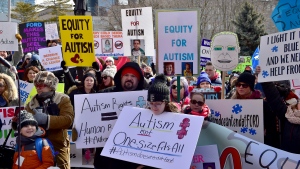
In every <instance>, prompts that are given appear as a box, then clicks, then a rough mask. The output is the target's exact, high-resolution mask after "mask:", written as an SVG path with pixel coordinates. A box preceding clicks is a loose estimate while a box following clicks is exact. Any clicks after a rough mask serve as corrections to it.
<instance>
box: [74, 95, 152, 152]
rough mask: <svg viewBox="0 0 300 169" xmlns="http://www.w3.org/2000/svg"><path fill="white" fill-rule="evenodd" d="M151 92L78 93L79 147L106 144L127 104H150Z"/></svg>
mask: <svg viewBox="0 0 300 169" xmlns="http://www.w3.org/2000/svg"><path fill="white" fill-rule="evenodd" d="M146 100H147V91H131V92H116V93H97V94H81V95H75V97H74V102H75V120H74V124H75V128H76V130H77V132H78V138H77V140H76V142H75V143H76V148H93V147H103V146H104V145H105V142H106V141H107V139H108V136H109V134H110V133H111V131H112V129H113V127H114V125H115V123H116V121H117V119H118V116H119V114H120V112H121V111H122V109H123V107H124V106H139V107H146V104H147V101H146Z"/></svg>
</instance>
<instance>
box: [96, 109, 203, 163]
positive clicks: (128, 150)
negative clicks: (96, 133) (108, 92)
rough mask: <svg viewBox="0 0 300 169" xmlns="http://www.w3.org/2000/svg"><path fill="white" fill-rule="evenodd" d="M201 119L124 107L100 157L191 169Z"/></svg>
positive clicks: (199, 117)
mask: <svg viewBox="0 0 300 169" xmlns="http://www.w3.org/2000/svg"><path fill="white" fill-rule="evenodd" d="M202 123H203V117H201V116H190V115H186V114H179V113H172V112H164V113H162V114H160V115H154V114H153V113H152V111H151V110H149V109H142V108H135V107H127V106H126V107H124V108H123V110H122V112H121V114H120V116H119V120H118V121H117V123H116V125H115V127H114V129H113V131H112V132H111V134H110V137H109V138H108V141H107V142H106V144H105V147H104V149H103V151H102V153H101V155H103V156H107V157H111V158H116V159H120V160H125V161H130V162H134V163H138V164H143V165H147V166H153V167H157V168H164V169H174V168H190V165H191V161H192V158H193V155H194V151H195V148H196V144H197V141H198V138H199V134H200V131H201V126H202Z"/></svg>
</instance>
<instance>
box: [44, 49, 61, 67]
mask: <svg viewBox="0 0 300 169" xmlns="http://www.w3.org/2000/svg"><path fill="white" fill-rule="evenodd" d="M39 55H40V60H41V63H42V65H43V66H44V68H45V69H46V70H47V71H56V70H61V69H62V68H61V66H60V63H61V61H62V60H63V59H62V53H61V46H55V47H48V48H43V49H39Z"/></svg>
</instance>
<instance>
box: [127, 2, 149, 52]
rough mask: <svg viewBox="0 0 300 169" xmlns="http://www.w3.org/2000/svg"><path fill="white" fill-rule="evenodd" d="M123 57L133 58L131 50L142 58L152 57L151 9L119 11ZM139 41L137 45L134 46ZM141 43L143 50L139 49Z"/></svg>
mask: <svg viewBox="0 0 300 169" xmlns="http://www.w3.org/2000/svg"><path fill="white" fill-rule="evenodd" d="M121 15H122V30H123V42H124V45H123V46H124V55H125V56H134V55H132V54H133V50H136V51H142V52H139V53H140V54H141V55H144V56H154V36H153V15H152V7H144V8H130V9H121ZM135 39H139V40H140V41H139V44H134V42H135V41H133V40H135ZM141 41H143V42H145V43H144V46H145V48H143V49H142V48H141V47H142V45H141ZM133 46H134V48H133Z"/></svg>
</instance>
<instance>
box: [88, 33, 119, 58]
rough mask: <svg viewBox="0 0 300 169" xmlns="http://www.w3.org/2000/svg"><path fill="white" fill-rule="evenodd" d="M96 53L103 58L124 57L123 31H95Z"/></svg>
mask: <svg viewBox="0 0 300 169" xmlns="http://www.w3.org/2000/svg"><path fill="white" fill-rule="evenodd" d="M94 43H95V45H94V46H95V53H96V56H97V57H102V56H113V57H118V56H124V51H123V33H122V31H94Z"/></svg>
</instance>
